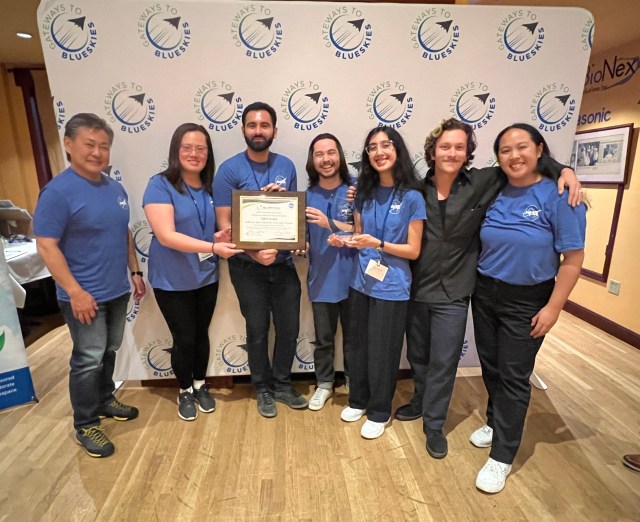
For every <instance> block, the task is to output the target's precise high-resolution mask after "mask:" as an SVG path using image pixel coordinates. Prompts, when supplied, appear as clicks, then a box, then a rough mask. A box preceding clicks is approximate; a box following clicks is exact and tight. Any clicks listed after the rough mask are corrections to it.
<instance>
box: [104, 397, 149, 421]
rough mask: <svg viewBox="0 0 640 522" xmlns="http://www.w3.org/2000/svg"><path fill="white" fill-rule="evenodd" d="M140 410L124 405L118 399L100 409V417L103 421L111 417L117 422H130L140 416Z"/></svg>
mask: <svg viewBox="0 0 640 522" xmlns="http://www.w3.org/2000/svg"><path fill="white" fill-rule="evenodd" d="M138 413H139V412H138V408H135V407H133V406H128V405H126V404H122V403H121V402H120V401H119V400H118V399H116V398H113V399H112V400H111V402H110V403H108V404H105V405H104V406H102V407H101V408H100V409H98V416H99V417H100V418H101V419H106V418H107V417H111V418H112V419H115V420H117V421H128V420H131V419H135V418H136V417H137V416H138Z"/></svg>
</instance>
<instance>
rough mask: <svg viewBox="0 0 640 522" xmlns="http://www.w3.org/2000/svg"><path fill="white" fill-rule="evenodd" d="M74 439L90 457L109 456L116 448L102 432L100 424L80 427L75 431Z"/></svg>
mask: <svg viewBox="0 0 640 522" xmlns="http://www.w3.org/2000/svg"><path fill="white" fill-rule="evenodd" d="M76 440H77V441H78V444H80V446H82V447H83V448H84V449H85V451H86V452H87V453H88V454H89V455H91V456H92V457H96V458H100V457H109V456H110V455H113V452H114V451H115V450H116V448H115V446H114V445H113V442H111V441H110V440H109V437H107V436H106V435H105V434H104V433H103V431H102V428H100V426H92V427H91V428H80V429H79V430H78V431H76Z"/></svg>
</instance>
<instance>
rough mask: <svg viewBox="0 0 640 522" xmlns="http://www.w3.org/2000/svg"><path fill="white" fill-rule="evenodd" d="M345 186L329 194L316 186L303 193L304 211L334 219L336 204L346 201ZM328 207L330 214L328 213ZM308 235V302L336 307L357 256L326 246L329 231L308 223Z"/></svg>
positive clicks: (344, 294)
mask: <svg viewBox="0 0 640 522" xmlns="http://www.w3.org/2000/svg"><path fill="white" fill-rule="evenodd" d="M348 189H349V186H348V185H347V184H345V183H342V184H341V185H339V186H338V187H336V188H335V189H332V190H325V189H323V188H320V187H319V186H317V185H316V186H315V187H310V188H308V189H307V207H313V208H316V209H318V210H320V211H321V212H323V213H324V214H325V215H327V217H332V216H331V215H330V214H333V216H334V217H335V212H334V210H335V208H334V207H335V205H336V204H337V203H336V202H337V201H338V200H342V201H346V194H347V190H348ZM329 205H331V208H332V211H331V212H329ZM307 227H308V231H309V232H308V233H309V275H308V278H307V288H308V290H309V299H310V300H311V301H312V302H320V303H339V302H340V301H342V300H344V299H346V298H347V297H348V296H349V283H350V280H351V272H352V269H353V261H354V259H355V257H356V254H357V253H358V252H357V250H356V249H354V248H335V247H332V246H330V245H329V244H328V243H327V238H328V237H329V236H330V235H331V234H333V232H332V231H331V230H328V229H326V228H323V227H320V226H318V225H315V224H311V223H308V224H307Z"/></svg>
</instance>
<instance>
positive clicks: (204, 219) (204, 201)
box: [184, 183, 207, 239]
mask: <svg viewBox="0 0 640 522" xmlns="http://www.w3.org/2000/svg"><path fill="white" fill-rule="evenodd" d="M184 185H185V187H187V192H189V195H190V196H191V201H193V204H194V206H195V207H196V212H197V213H198V221H200V227H201V228H202V238H203V239H204V238H205V235H206V230H207V191H206V190H205V188H204V187H202V213H203V214H204V216H203V215H202V214H200V207H199V206H198V202H197V201H196V198H194V197H193V192H191V188H189V185H188V184H187V183H185V184H184Z"/></svg>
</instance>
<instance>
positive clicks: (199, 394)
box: [193, 384, 216, 413]
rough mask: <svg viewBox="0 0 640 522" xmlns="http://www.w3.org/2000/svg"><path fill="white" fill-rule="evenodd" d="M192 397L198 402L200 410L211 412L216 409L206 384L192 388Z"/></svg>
mask: <svg viewBox="0 0 640 522" xmlns="http://www.w3.org/2000/svg"><path fill="white" fill-rule="evenodd" d="M193 398H194V399H195V400H196V402H197V403H198V408H199V409H200V411H201V412H204V413H211V412H212V411H214V410H215V409H216V400H215V399H214V398H213V397H211V394H210V393H209V389H208V388H207V385H206V384H203V385H202V386H200V388H198V389H197V390H196V389H194V390H193Z"/></svg>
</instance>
